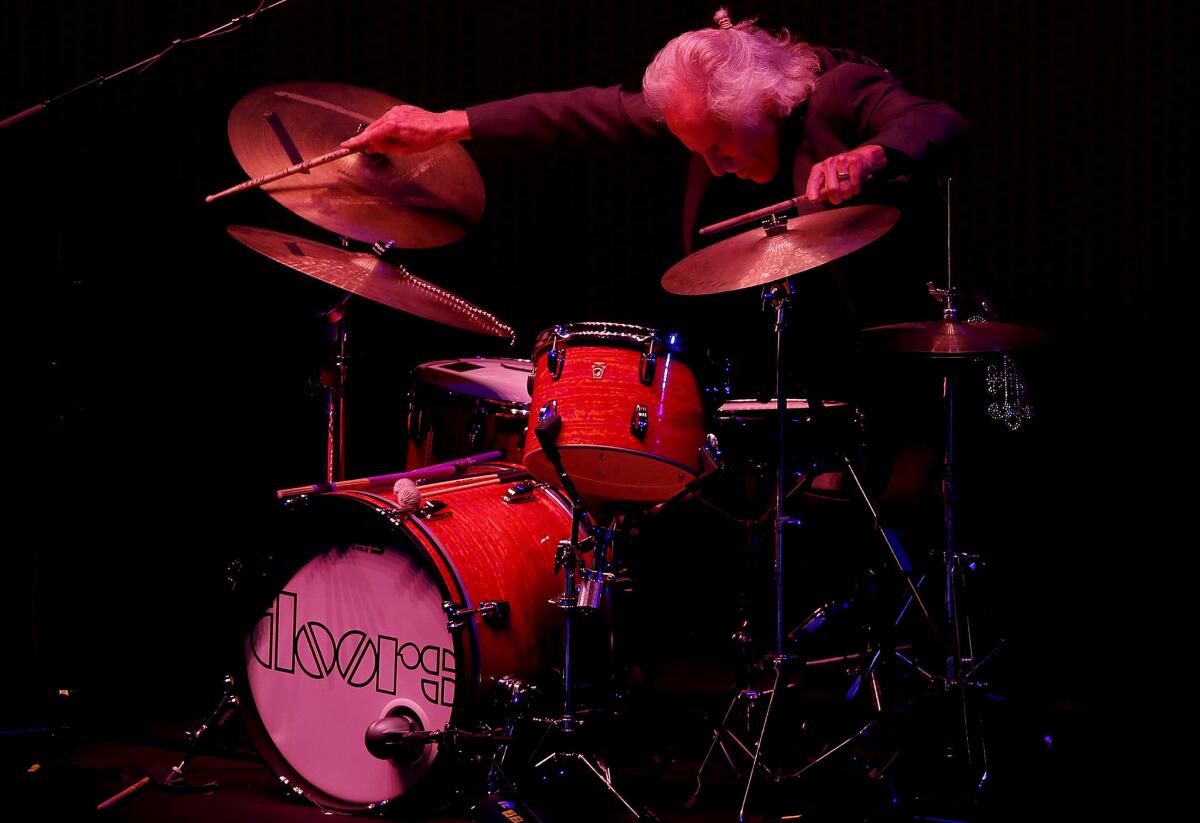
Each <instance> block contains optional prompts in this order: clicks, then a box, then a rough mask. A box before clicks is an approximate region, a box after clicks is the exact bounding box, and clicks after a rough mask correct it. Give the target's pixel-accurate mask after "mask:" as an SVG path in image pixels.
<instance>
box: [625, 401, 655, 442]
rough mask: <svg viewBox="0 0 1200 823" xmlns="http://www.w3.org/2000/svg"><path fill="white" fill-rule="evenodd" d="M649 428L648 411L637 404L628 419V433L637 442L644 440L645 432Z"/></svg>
mask: <svg viewBox="0 0 1200 823" xmlns="http://www.w3.org/2000/svg"><path fill="white" fill-rule="evenodd" d="M649 428H650V409H648V408H646V407H645V406H643V405H642V404H641V403H638V404H637V405H635V406H634V407H633V414H632V415H630V417H629V433H630V434H632V435H633V436H634V437H636V438H637V439H638V440H645V439H646V430H647V429H649Z"/></svg>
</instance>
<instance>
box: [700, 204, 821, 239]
mask: <svg viewBox="0 0 1200 823" xmlns="http://www.w3.org/2000/svg"><path fill="white" fill-rule="evenodd" d="M807 202H808V198H807V197H805V196H804V195H801V196H800V197H793V198H792V199H791V200H784V201H783V202H782V203H776V204H775V205H773V206H764V207H763V208H761V209H756V210H754V211H751V212H746V213H745V214H739V215H738V216H737V217H731V218H729V219H728V220H722V221H721V222H720V223H713V224H712V225H711V226H705V227H704V228H702V229H700V231H699V234H702V235H704V234H716V233H717V232H719V231H725V229H732V228H733V227H734V226H740V225H742V224H743V223H749V222H750V221H751V220H757V219H759V218H760V217H770V216H771V215H772V214H775V213H776V212H781V211H787V210H788V209H791V208H794V207H796V206H799V205H800V204H801V203H807Z"/></svg>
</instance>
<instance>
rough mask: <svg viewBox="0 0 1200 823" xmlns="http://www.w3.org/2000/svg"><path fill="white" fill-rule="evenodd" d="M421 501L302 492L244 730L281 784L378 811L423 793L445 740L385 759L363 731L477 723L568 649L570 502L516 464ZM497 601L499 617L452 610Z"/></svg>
mask: <svg viewBox="0 0 1200 823" xmlns="http://www.w3.org/2000/svg"><path fill="white" fill-rule="evenodd" d="M421 497H422V505H421V508H420V509H418V511H417V513H415V514H407V513H405V512H404V511H403V510H401V509H400V507H399V506H398V504H397V503H396V501H395V499H394V497H393V495H392V490H391V486H390V485H389V486H385V487H381V488H378V489H368V490H365V491H360V490H356V491H351V492H335V493H331V494H322V495H306V496H302V497H298V498H293V499H292V500H291V501H289V502H288V503H287V504H285V507H284V512H283V513H282V515H281V520H282V521H283V524H282V526H281V528H280V529H279V530H278V533H279V535H280V540H279V541H277V543H276V545H275V546H274V550H273V551H272V553H271V556H272V558H273V560H272V565H271V566H270V567H269V568H268V569H267V571H266V572H265V573H264V574H261V575H259V576H258V579H259V580H260V581H262V585H260V586H259V587H258V592H257V597H256V600H257V602H258V603H259V604H260V605H259V611H257V620H256V622H254V624H253V626H252V628H251V629H250V630H249V631H248V633H247V634H246V636H245V639H244V659H245V666H246V678H245V684H246V685H245V689H244V692H245V693H244V694H243V698H242V705H243V709H244V712H243V716H244V717H245V718H246V726H247V731H248V734H249V736H250V738H251V740H252V741H253V742H254V744H255V746H256V747H257V748H258V750H259V752H260V753H261V754H262V756H263V758H264V759H265V760H266V761H267V763H268V765H269V766H270V767H271V768H272V769H273V770H274V771H275V772H276V774H278V775H279V777H280V779H281V780H282V781H283V782H284V783H285V784H286V785H288V786H289V787H291V788H292V789H293V790H294V791H295V792H296V793H297V794H300V795H302V796H305V797H306V798H308V799H310V800H312V801H313V802H314V803H316V804H317V805H319V806H322V807H329V808H333V809H339V810H345V811H367V810H373V809H378V808H380V807H381V806H382V805H383V804H387V803H390V802H392V801H394V800H397V799H399V798H401V797H405V799H406V800H408V799H411V798H410V797H407V796H410V795H413V796H417V797H419V796H421V795H422V794H425V793H426V792H425V791H424V789H425V788H426V787H427V786H430V785H436V784H437V782H438V781H437V780H436V777H435V774H436V772H437V771H439V768H438V764H439V762H440V761H439V758H438V749H437V745H436V744H430V745H429V746H427V747H425V749H424V750H423V751H422V750H420V749H418V750H417V751H416V752H415V753H414V754H413V755H412V756H411V757H406V758H402V759H403V760H404V762H400V760H401V759H397V760H387V759H380V758H379V757H376V756H375V755H373V754H371V753H370V752H369V751H368V750H367V745H366V741H365V736H366V732H367V729H368V727H370V726H371V725H372V724H373V723H375V722H376V721H378V720H380V719H382V718H385V717H389V716H400V717H403V718H405V719H406V720H408V721H409V722H415V723H416V724H419V726H420V728H423V729H425V730H432V731H438V730H441V729H443V728H445V727H446V726H447V725H449V726H453V727H455V728H465V729H471V730H474V729H475V728H476V726H475V725H473V724H474V723H476V722H478V721H479V719H480V718H482V717H484V716H486V714H487V712H486V710H485V706H484V700H483V698H484V697H485V696H486V695H487V693H488V692H489V687H490V686H492V685H494V684H495V683H496V681H497V680H498V679H499V678H501V677H505V676H512V677H515V678H519V679H528V678H532V677H537V676H538V675H541V674H544V673H546V672H547V671H548V668H549V667H551V666H552V665H553V661H554V655H556V654H559V653H561V649H560V648H559V647H560V645H561V631H562V622H563V620H562V615H561V613H560V612H559V611H558V609H556V608H555V607H554V606H552V605H550V602H549V601H551V600H553V599H554V598H555V596H556V594H557V591H558V588H559V586H560V583H559V581H557V580H556V578H555V576H554V574H553V573H552V571H551V569H552V564H553V561H554V553H555V547H556V546H557V544H558V542H559V541H560V540H564V539H567V538H568V537H569V536H570V529H571V514H570V511H569V509H568V507H567V505H566V504H565V502H564V501H563V500H562V498H561V497H560V496H559V495H558V494H557V493H556V492H554V491H552V490H550V489H547V488H546V487H545V486H542V485H540V484H535V483H533V482H531V480H530V478H529V475H528V474H526V473H525V472H524V470H523V469H521V467H519V466H512V465H509V464H503V465H495V464H491V465H488V466H485V467H482V468H480V469H479V470H478V473H477V474H475V475H472V476H469V477H467V478H460V479H457V480H455V481H449V482H445V483H438V484H431V485H426V486H423V487H421ZM488 601H496V602H498V603H500V604H501V605H500V607H499V608H498V609H495V610H493V611H499V612H500V613H499V614H485V615H482V616H481V615H477V614H473V615H459V616H457V618H456V617H455V615H454V614H453V611H454V609H455V608H458V609H473V608H479V607H480V606H481V605H486V604H487V603H488ZM447 604H449V607H447ZM264 607H265V608H264ZM451 624H453V627H452V625H451ZM418 790H420V791H418ZM414 792H415V795H414Z"/></svg>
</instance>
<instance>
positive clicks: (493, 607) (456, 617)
mask: <svg viewBox="0 0 1200 823" xmlns="http://www.w3.org/2000/svg"><path fill="white" fill-rule="evenodd" d="M442 611H444V612H445V613H446V617H447V618H448V619H447V621H446V631H449V632H452V631H457V630H458V629H461V628H462V627H463V626H465V625H467V623H469V622H470V619H471V617H472V616H473V615H476V614H477V615H479V617H480V618H481V619H482V620H483V622H484V623H489V624H491V625H494V626H498V625H500V624H503V623H504V622H505V621H506V620H508V611H509V607H508V601H507V600H484V601H482V602H481V603H480V604H479V605H478V606H476V607H474V608H466V607H464V606H457V605H455V604H454V603H452V602H451V601H449V600H443V601H442Z"/></svg>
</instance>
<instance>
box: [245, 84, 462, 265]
mask: <svg viewBox="0 0 1200 823" xmlns="http://www.w3.org/2000/svg"><path fill="white" fill-rule="evenodd" d="M399 104H400V101H399V100H396V99H395V98H392V97H388V96H387V95H385V94H380V93H379V92H375V91H371V90H369V89H362V88H358V87H356V86H347V85H343V84H340V83H283V84H281V85H277V86H267V87H265V88H261V89H258V90H257V91H253V92H251V93H250V94H248V95H246V96H245V97H243V98H242V99H241V100H240V101H238V103H237V105H235V106H234V107H233V111H232V112H231V113H230V115H229V144H230V145H231V146H232V147H233V153H234V155H236V156H237V159H238V162H239V163H241V165H242V168H243V169H245V171H246V173H247V174H248V175H249V176H250V177H251V178H255V177H261V176H263V175H266V174H270V173H272V172H276V171H279V170H281V169H284V168H287V167H288V166H292V165H295V164H297V163H300V162H302V161H304V160H309V159H312V158H315V157H319V156H321V155H324V154H327V153H329V152H331V151H334V150H335V149H337V148H338V144H339V143H341V142H342V141H343V140H346V139H347V138H350V137H353V136H354V135H355V133H356V131H357V129H358V127H359V125H360V124H362V125H367V124H368V123H371V122H372V121H374V120H376V119H377V118H378V117H380V116H381V115H383V114H384V113H385V112H386V111H387V110H388V109H390V108H391V107H392V106H396V105H399ZM262 188H263V191H265V192H267V193H268V194H269V195H271V196H272V197H274V198H275V199H276V200H278V201H279V202H280V203H281V204H282V205H283V206H285V207H286V208H288V209H290V210H291V211H293V212H295V213H296V214H298V215H300V216H301V217H303V218H304V219H305V220H308V221H310V222H313V223H316V224H317V225H318V226H320V227H322V228H324V229H328V230H329V231H331V232H334V233H336V234H340V235H344V236H345V237H350V238H353V239H355V240H361V241H362V242H364V243H374V242H377V241H381V240H382V241H386V240H391V241H393V242H394V243H395V244H396V245H397V246H399V247H401V248H407V249H421V248H431V247H434V246H441V245H445V244H446V243H450V242H452V241H454V240H457V239H459V238H460V237H462V236H463V235H465V234H466V233H467V232H468V231H470V230H471V229H472V228H474V227H475V225H476V224H478V223H479V218H480V216H481V215H482V214H483V199H484V197H483V179H482V178H481V177H480V176H479V170H478V169H477V168H476V167H475V163H474V161H472V160H471V157H470V155H468V154H467V152H466V150H465V149H464V148H463V147H462V145H461V144H459V143H446V144H444V145H442V146H439V147H437V148H435V149H433V150H431V151H427V152H422V153H421V154H412V155H394V154H387V155H381V154H363V153H361V152H356V153H353V154H350V155H349V156H347V157H343V158H342V159H340V160H335V161H333V162H332V163H326V164H325V165H321V166H316V167H314V168H312V169H310V170H309V171H308V172H306V173H302V174H293V175H291V176H289V177H284V178H282V179H280V180H276V181H275V182H273V183H267V184H266V185H264V186H263V187H262Z"/></svg>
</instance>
